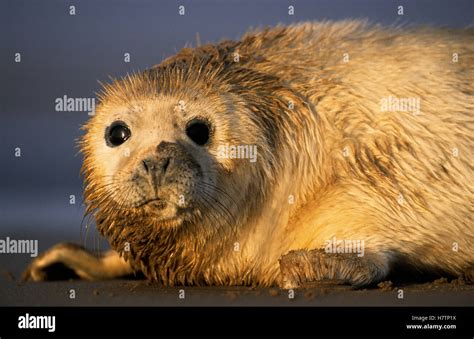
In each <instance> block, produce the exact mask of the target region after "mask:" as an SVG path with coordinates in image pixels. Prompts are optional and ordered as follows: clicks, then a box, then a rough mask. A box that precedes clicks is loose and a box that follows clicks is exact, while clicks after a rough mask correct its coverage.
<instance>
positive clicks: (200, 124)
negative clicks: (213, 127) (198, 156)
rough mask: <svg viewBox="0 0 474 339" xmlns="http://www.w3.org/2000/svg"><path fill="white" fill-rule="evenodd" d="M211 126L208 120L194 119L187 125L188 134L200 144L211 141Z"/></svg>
mask: <svg viewBox="0 0 474 339" xmlns="http://www.w3.org/2000/svg"><path fill="white" fill-rule="evenodd" d="M209 134H210V128H209V124H208V123H207V122H206V121H202V120H193V121H191V122H190V123H188V126H187V127H186V135H187V136H188V137H189V139H191V140H192V141H194V142H195V143H196V144H198V145H199V146H203V145H205V144H206V143H207V142H208V141H209Z"/></svg>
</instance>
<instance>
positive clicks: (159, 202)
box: [135, 198, 166, 210]
mask: <svg viewBox="0 0 474 339" xmlns="http://www.w3.org/2000/svg"><path fill="white" fill-rule="evenodd" d="M145 205H146V206H150V207H153V208H156V209H160V210H161V209H164V208H165V207H166V201H165V200H164V199H161V198H153V199H148V200H145V201H144V202H142V203H140V204H138V205H137V206H135V208H141V207H144V206H145Z"/></svg>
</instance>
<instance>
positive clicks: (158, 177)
mask: <svg viewBox="0 0 474 339" xmlns="http://www.w3.org/2000/svg"><path fill="white" fill-rule="evenodd" d="M171 148H172V144H171V143H168V142H161V143H160V144H159V145H158V147H157V148H156V153H155V154H153V155H152V156H149V157H148V158H146V159H144V160H142V170H143V171H144V174H145V175H146V176H147V177H148V178H149V179H150V180H151V183H152V184H153V186H154V187H158V186H161V185H163V184H164V182H165V179H166V177H167V176H168V175H169V174H170V165H172V163H173V157H174V154H173V152H172V151H171Z"/></svg>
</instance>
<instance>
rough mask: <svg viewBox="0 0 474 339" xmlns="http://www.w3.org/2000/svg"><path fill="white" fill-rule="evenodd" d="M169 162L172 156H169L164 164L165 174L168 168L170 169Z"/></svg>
mask: <svg viewBox="0 0 474 339" xmlns="http://www.w3.org/2000/svg"><path fill="white" fill-rule="evenodd" d="M169 164H170V158H167V159H166V160H165V162H164V164H163V174H164V173H166V170H167V169H168V166H169Z"/></svg>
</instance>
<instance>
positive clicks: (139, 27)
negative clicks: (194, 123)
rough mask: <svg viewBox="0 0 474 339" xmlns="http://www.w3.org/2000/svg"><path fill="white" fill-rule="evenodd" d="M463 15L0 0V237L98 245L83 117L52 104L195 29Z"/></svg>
mask: <svg viewBox="0 0 474 339" xmlns="http://www.w3.org/2000/svg"><path fill="white" fill-rule="evenodd" d="M71 5H74V6H75V12H76V14H75V15H74V16H72V15H70V14H69V13H70V6H71ZM181 5H183V6H185V15H183V16H180V15H179V14H178V6H181ZM290 5H292V6H294V15H293V16H289V15H288V6H290ZM400 5H402V6H404V15H403V16H399V15H398V14H397V7H398V6H400ZM473 15H474V1H472V0H410V1H391V0H384V1H381V0H357V1H356V0H354V1H348V0H324V1H316V0H311V1H310V0H308V1H297V0H293V1H278V0H271V1H270V0H265V1H263V0H245V1H244V0H238V1H237V0H231V1H218V0H214V1H209V0H203V1H176V0H171V1H145V0H139V1H132V0H113V1H111V0H108V1H94V0H86V1H83V0H81V1H77V0H76V1H41V2H40V1H24V0H1V1H0V36H1V39H0V119H1V124H0V126H1V133H0V239H5V238H6V237H10V238H13V239H37V240H39V250H40V251H44V250H46V249H47V248H48V247H50V246H51V245H53V244H54V243H56V242H59V241H65V240H68V241H74V242H78V243H81V244H83V245H86V246H87V247H89V248H98V247H99V245H100V248H101V249H104V248H105V247H106V246H107V245H106V243H105V242H104V241H103V240H101V239H100V237H99V236H98V235H97V234H96V232H95V225H93V224H92V225H91V227H90V230H89V231H87V230H86V229H87V227H86V225H87V222H83V212H84V207H83V206H82V180H81V177H80V174H79V171H80V167H81V161H82V158H81V155H80V154H78V149H77V147H76V141H77V139H78V138H79V137H80V135H81V131H80V127H81V125H83V124H84V122H85V121H86V120H87V119H88V114H87V112H85V111H84V112H57V111H55V99H56V98H62V97H63V96H64V95H67V96H68V97H79V98H89V97H95V92H96V91H98V90H99V84H98V81H102V82H106V81H107V80H108V78H109V76H112V77H120V76H122V75H125V74H126V73H127V72H135V71H140V70H143V69H145V68H148V67H150V66H152V65H154V64H157V63H159V62H160V61H161V60H163V59H164V58H166V57H168V56H170V55H172V54H174V53H176V52H177V51H178V50H179V49H181V48H182V47H183V46H184V45H185V44H186V43H191V44H193V45H194V44H195V42H196V34H197V33H199V35H200V39H201V42H202V43H206V42H217V41H219V40H221V39H223V38H227V39H238V38H239V37H240V36H241V35H242V34H243V33H244V32H245V31H246V30H248V29H249V28H250V27H258V26H266V25H275V24H277V23H286V24H289V23H292V22H300V21H305V20H322V19H333V20H338V19H347V18H367V19H369V20H370V21H373V22H378V23H383V24H394V23H396V24H429V25H436V26H441V25H443V26H451V27H463V26H466V25H469V24H472V23H473V21H474V20H473ZM15 53H21V62H19V63H17V62H15ZM124 53H130V62H129V63H126V62H124ZM17 148H20V149H21V157H15V150H16V149H17ZM71 195H73V196H75V204H71V203H70V202H71ZM30 259H31V258H30V257H29V255H20V254H10V255H6V254H2V255H0V270H2V269H3V270H9V271H10V272H13V273H14V274H15V275H16V274H18V273H19V272H21V271H22V269H23V268H24V267H25V265H26V264H27V263H28V261H29V260H30Z"/></svg>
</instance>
